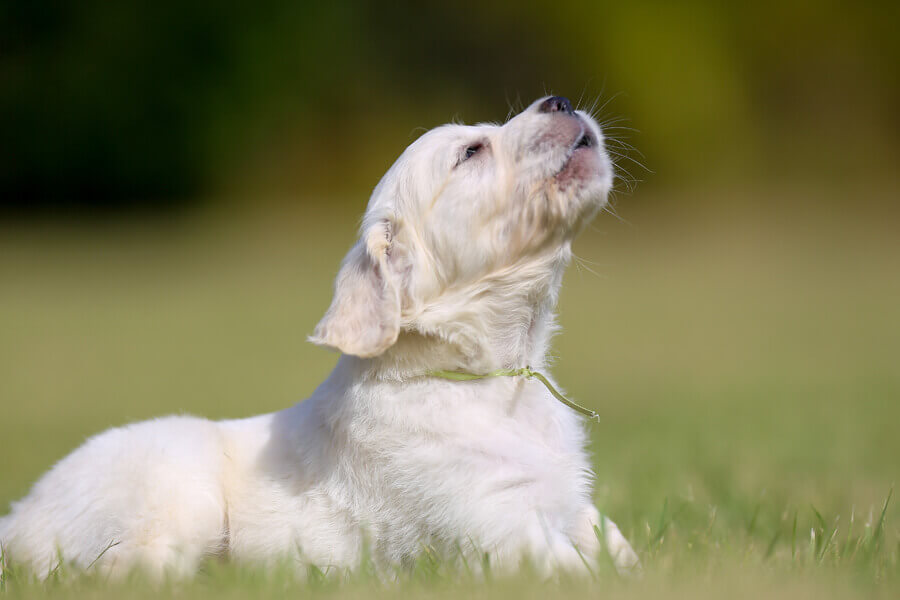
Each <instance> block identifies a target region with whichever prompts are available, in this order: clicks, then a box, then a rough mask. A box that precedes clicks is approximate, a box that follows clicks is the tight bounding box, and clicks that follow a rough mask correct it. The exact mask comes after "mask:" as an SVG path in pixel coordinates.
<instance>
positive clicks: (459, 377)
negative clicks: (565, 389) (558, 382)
mask: <svg viewBox="0 0 900 600" xmlns="http://www.w3.org/2000/svg"><path fill="white" fill-rule="evenodd" d="M426 375H429V376H431V377H438V378H440V379H449V380H451V381H475V380H477V379H488V378H491V377H524V378H525V379H537V380H538V381H540V382H541V383H543V384H544V386H545V387H546V388H547V390H549V392H550V393H551V394H552V395H553V397H554V398H556V399H557V400H559V401H560V402H562V403H563V404H565V405H566V406H568V407H569V408H571V409H572V410H574V411H575V412H577V413H581V414H582V415H584V416H586V417H587V418H589V419H593V420H595V421H597V422H598V423H599V422H600V414H599V413H598V412H596V411H593V410H591V409H589V408H585V407H583V406H581V405H580V404H576V403H575V402H572V401H571V400H569V399H568V398H566V397H565V396H563V395H562V394H561V393H559V391H558V390H557V389H556V388H555V387H553V384H552V383H550V380H549V379H547V378H546V377H544V376H543V375H542V374H541V373H538V372H537V371H535V370H534V369H532V368H531V367H521V368H518V369H498V370H497V371H491V372H490V373H483V374H476V373H466V372H464V371H428V372H427V373H426Z"/></svg>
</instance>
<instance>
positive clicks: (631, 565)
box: [572, 506, 641, 575]
mask: <svg viewBox="0 0 900 600" xmlns="http://www.w3.org/2000/svg"><path fill="white" fill-rule="evenodd" d="M598 532H599V535H598ZM601 541H602V543H603V546H604V547H605V549H606V551H607V552H609V556H610V557H611V558H612V561H613V564H614V565H615V567H616V570H617V571H618V572H619V574H621V575H635V574H637V573H639V572H640V568H641V563H640V560H639V559H638V556H637V554H636V553H635V552H634V550H633V549H632V548H631V544H629V543H628V540H626V539H625V536H624V535H622V532H621V531H619V528H618V527H617V526H616V524H615V523H613V522H612V520H610V519H609V518H608V517H605V516H603V515H601V514H600V511H598V510H597V509H596V508H595V507H594V506H588V507H586V508H585V509H584V511H582V515H581V518H580V519H579V521H578V523H577V524H576V528H575V531H574V532H573V534H572V542H573V543H574V544H575V546H576V547H577V548H578V549H579V550H580V551H581V552H582V553H583V555H584V556H585V557H594V558H596V557H597V555H598V552H599V551H600V543H601Z"/></svg>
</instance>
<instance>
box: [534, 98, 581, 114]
mask: <svg viewBox="0 0 900 600" xmlns="http://www.w3.org/2000/svg"><path fill="white" fill-rule="evenodd" d="M538 112H542V113H554V112H564V113H566V114H569V115H571V114H573V113H574V112H575V111H573V110H572V103H571V102H569V99H568V98H565V97H563V96H550V97H549V98H547V99H546V100H544V101H543V102H541V105H540V106H538Z"/></svg>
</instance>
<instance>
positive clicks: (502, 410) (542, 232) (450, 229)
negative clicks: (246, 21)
mask: <svg viewBox="0 0 900 600" xmlns="http://www.w3.org/2000/svg"><path fill="white" fill-rule="evenodd" d="M612 178H613V171H612V165H611V162H610V160H609V158H608V156H607V154H606V151H605V149H604V143H603V135H602V133H601V131H600V129H599V127H598V125H597V123H595V122H594V121H593V120H592V119H591V117H590V116H588V115H586V114H584V113H582V112H578V111H574V110H573V109H572V106H571V104H570V103H569V101H568V100H567V99H565V98H562V97H549V98H543V99H540V100H538V101H536V102H535V103H534V104H532V105H531V106H530V107H528V108H527V109H526V110H525V111H523V112H522V113H521V114H519V115H518V116H516V117H515V118H513V119H511V120H510V121H508V122H507V123H506V124H504V125H502V126H500V125H477V126H463V125H445V126H442V127H438V128H437V129H434V130H432V131H429V132H428V133H426V134H424V135H422V136H421V137H420V138H419V139H418V140H416V141H415V142H414V143H413V144H412V145H411V146H409V148H407V149H406V151H405V152H403V154H402V155H401V156H400V158H399V159H398V160H397V161H396V163H394V165H393V166H392V167H391V168H390V170H389V171H388V172H387V174H386V175H385V176H384V177H383V178H382V180H381V182H380V183H379V184H378V186H377V187H376V188H375V191H374V192H373V194H372V197H371V199H370V201H369V205H368V208H367V210H366V214H365V218H364V220H363V224H362V227H361V235H360V239H359V241H358V242H357V243H356V245H355V246H353V248H352V249H351V250H350V252H349V253H348V254H347V257H346V258H345V259H344V261H343V264H342V266H341V268H340V272H339V273H338V276H337V280H336V282H335V289H334V300H333V302H332V304H331V307H330V308H329V309H328V311H327V312H326V313H325V316H324V318H323V319H322V321H321V322H320V323H319V324H318V326H317V327H316V329H315V332H314V333H313V335H312V336H311V337H310V340H311V341H312V342H313V343H315V344H319V345H321V346H324V347H327V348H332V349H335V350H338V351H340V352H341V353H342V356H341V357H340V359H339V361H338V364H337V366H336V367H335V369H334V371H333V372H332V373H331V374H330V375H329V377H328V379H327V380H326V381H325V382H324V383H322V385H321V386H319V388H318V389H317V390H316V391H315V392H314V393H313V395H312V396H311V397H310V398H308V399H307V400H305V401H303V402H301V403H299V404H297V405H295V406H293V407H291V408H288V409H285V410H283V411H280V412H276V413H273V414H267V415H262V416H258V417H252V418H248V419H239V420H231V421H222V422H211V421H207V420H204V419H199V418H194V417H188V416H178V417H165V418H161V419H156V420H152V421H147V422H143V423H137V424H133V425H127V426H125V427H121V428H117V429H112V430H109V431H106V432H104V433H101V434H99V435H97V436H95V437H93V438H91V439H89V440H88V441H87V442H86V443H85V444H84V445H83V446H81V447H80V448H78V449H77V450H75V451H74V452H73V453H72V454H70V455H69V456H67V457H66V458H64V459H63V460H62V461H60V462H59V463H58V464H57V465H56V466H54V467H53V468H52V469H51V470H50V471H49V472H48V473H47V474H46V475H44V476H43V477H42V478H41V479H40V480H39V481H38V482H37V483H36V484H35V485H34V487H33V489H32V490H31V492H30V493H29V494H28V495H27V496H26V497H25V498H24V499H23V500H21V501H19V502H16V503H14V504H13V507H12V512H11V513H10V514H9V515H7V516H6V517H5V518H3V519H2V520H0V543H2V546H3V551H4V555H5V557H6V559H7V560H9V561H13V562H15V563H17V564H22V565H26V566H27V567H30V568H31V569H32V570H33V571H35V572H36V573H38V574H46V573H48V572H49V571H51V570H52V569H53V568H54V567H55V566H56V565H57V563H58V562H59V561H60V560H62V561H65V562H66V563H68V564H70V565H73V566H75V567H80V568H89V567H91V568H92V569H95V570H102V571H106V572H108V573H109V574H116V573H126V572H128V571H129V570H131V569H133V568H140V569H144V570H147V571H148V572H149V573H151V574H153V575H156V576H185V575H190V574H191V573H193V572H195V571H196V569H197V568H198V565H199V564H200V562H201V561H202V560H203V559H204V557H207V556H210V555H225V556H228V557H230V558H232V559H234V560H238V561H246V562H253V563H268V562H272V561H279V560H285V559H287V560H290V561H294V562H296V564H298V565H308V564H314V565H318V566H323V567H324V566H333V567H346V568H352V567H353V566H354V565H357V564H359V562H360V561H361V560H362V559H363V555H364V554H365V553H369V554H367V555H371V556H373V557H374V560H375V561H376V564H379V565H385V566H388V565H398V564H399V565H402V564H407V563H409V562H410V561H412V560H414V559H415V557H416V555H417V554H418V553H420V552H421V551H422V549H423V548H426V547H428V548H432V549H435V550H436V551H438V552H442V551H443V552H445V553H447V554H448V555H449V554H452V552H454V551H457V552H458V551H459V548H462V552H464V553H465V552H471V553H473V555H474V553H479V555H480V553H484V552H487V553H489V555H490V558H491V565H492V569H494V570H495V571H497V570H500V571H506V572H510V571H513V570H515V569H516V568H517V567H518V566H519V565H520V563H521V561H522V560H523V559H527V560H529V561H531V562H532V564H533V565H535V566H536V567H537V568H538V569H539V570H541V572H544V573H547V574H550V573H553V572H555V571H558V570H567V571H579V570H584V569H586V566H585V563H586V561H587V562H590V561H591V560H592V559H593V557H595V556H596V555H597V553H598V552H600V551H601V549H602V548H601V546H604V545H605V547H606V550H607V551H608V552H609V553H610V555H611V556H612V558H613V560H614V562H615V564H616V565H617V567H618V568H619V569H620V570H623V571H627V570H629V569H632V568H634V567H635V566H636V565H637V557H636V555H635V554H634V552H633V551H632V549H631V548H630V546H629V545H628V543H627V541H626V540H625V539H624V538H623V537H622V535H621V534H620V533H619V530H618V529H617V528H616V526H615V525H614V524H613V523H612V522H611V521H610V520H608V519H606V518H604V517H601V515H600V514H599V513H598V511H597V510H596V509H595V508H594V506H593V505H592V502H591V488H592V475H591V469H590V463H589V460H588V457H587V454H586V452H585V427H584V424H583V422H582V419H581V417H580V416H579V415H578V414H576V413H575V412H573V411H572V410H571V409H570V408H568V407H567V406H564V405H563V404H562V403H560V402H557V400H556V399H554V397H553V396H552V395H551V393H550V392H549V391H548V389H546V388H545V387H544V386H543V385H542V384H541V382H540V381H537V380H534V379H525V378H522V377H489V378H484V379H480V380H476V381H453V380H448V379H446V378H442V377H438V376H435V372H436V371H460V372H464V373H471V374H485V373H489V372H491V371H494V370H497V369H511V368H518V367H523V366H526V365H530V366H531V367H533V368H535V369H537V370H541V369H543V368H545V366H546V362H545V355H546V352H547V347H548V341H549V338H550V335H551V334H552V333H553V331H554V327H555V326H554V307H555V305H556V301H557V294H558V291H559V287H560V283H561V280H562V276H563V271H564V269H565V268H566V265H567V264H568V262H569V259H570V257H571V250H570V245H571V242H572V239H573V237H574V236H575V235H576V234H577V233H578V231H579V230H580V229H581V228H582V227H583V225H584V224H585V223H586V222H588V221H589V220H590V219H591V218H592V217H593V216H594V214H595V213H596V212H597V211H598V209H600V208H601V207H602V206H603V205H604V203H605V202H606V198H607V194H608V192H609V190H610V186H611V183H612ZM364 549H365V550H364Z"/></svg>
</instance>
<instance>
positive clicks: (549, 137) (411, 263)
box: [310, 96, 613, 357]
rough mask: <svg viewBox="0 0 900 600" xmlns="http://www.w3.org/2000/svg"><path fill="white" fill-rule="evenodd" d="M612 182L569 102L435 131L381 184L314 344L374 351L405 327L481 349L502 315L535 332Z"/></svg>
mask: <svg viewBox="0 0 900 600" xmlns="http://www.w3.org/2000/svg"><path fill="white" fill-rule="evenodd" d="M612 179H613V171H612V164H611V162H610V159H609V157H608V156H607V154H606V151H605V148H604V143H603V135H602V133H601V131H600V128H599V126H598V125H597V123H596V122H595V121H594V120H593V119H592V118H591V117H590V116H589V115H587V114H585V113H583V112H580V111H575V110H573V109H572V106H571V104H570V103H569V101H568V100H567V99H565V98H562V97H557V96H554V97H549V98H543V99H540V100H538V101H536V102H535V103H534V104H532V105H531V106H530V107H528V108H527V109H526V110H524V111H523V112H522V113H520V114H519V115H517V116H516V117H514V118H513V119H511V120H509V121H508V122H507V123H506V124H504V125H502V126H500V125H476V126H464V125H444V126H442V127H438V128H436V129H433V130H431V131H429V132H427V133H425V134H424V135H422V136H421V137H420V138H419V139H417V140H416V141H415V142H413V143H412V144H411V145H410V146H409V147H408V148H407V149H406V151H405V152H403V154H402V155H401V156H400V158H399V159H397V161H396V162H395V163H394V165H393V166H392V167H391V168H390V169H389V170H388V172H387V173H386V174H385V176H384V177H383V178H382V180H381V182H379V184H378V186H377V187H376V188H375V191H374V192H373V194H372V197H371V199H370V201H369V206H368V209H367V211H366V215H365V217H364V219H363V225H362V229H361V235H360V240H359V241H358V242H357V244H356V245H355V246H354V247H353V248H352V249H351V250H350V252H349V254H348V255H347V257H346V258H345V259H344V262H343V265H342V267H341V270H340V273H339V274H338V277H337V281H336V283H335V295H334V300H333V302H332V304H331V307H330V308H329V309H328V312H327V313H326V314H325V317H324V318H323V319H322V321H321V322H320V323H319V324H318V326H317V327H316V330H315V333H314V334H313V335H312V336H311V337H310V340H311V341H312V342H314V343H316V344H320V345H324V346H328V347H332V348H336V349H338V350H340V351H341V352H344V353H346V354H352V355H356V356H360V357H372V356H377V355H379V354H382V353H384V352H385V351H386V350H387V349H388V348H390V347H391V346H393V345H394V344H395V343H396V341H397V339H398V336H399V335H400V334H401V331H409V332H415V333H418V334H422V335H426V336H437V337H438V338H441V339H443V340H444V341H448V342H450V343H453V342H454V341H458V342H460V343H461V344H463V345H467V346H472V345H473V344H474V345H477V344H478V343H479V341H478V340H477V339H475V338H478V337H479V336H482V335H489V334H490V332H489V331H488V330H490V329H492V327H491V326H490V322H491V320H492V319H493V321H503V320H504V319H505V318H509V317H512V316H516V315H518V317H520V318H518V319H517V320H516V321H515V324H514V325H513V328H522V327H526V328H533V326H534V324H533V323H529V322H528V321H529V319H530V320H532V321H533V319H534V316H533V314H530V313H534V311H535V310H537V309H539V308H540V307H541V306H543V305H544V304H546V300H547V298H548V297H550V296H553V300H554V301H555V286H558V284H559V279H560V276H561V271H562V268H563V267H564V266H565V264H566V263H567V261H568V257H569V244H570V242H571V240H572V238H573V237H574V236H575V234H576V233H577V232H578V231H579V230H580V229H581V228H582V226H583V225H584V224H585V223H586V222H587V221H588V220H589V219H590V218H591V217H593V215H594V214H595V213H596V212H597V211H598V209H600V208H601V207H602V206H603V205H604V204H605V203H606V198H607V194H608V193H609V190H610V187H611V185H612ZM526 313H529V314H526ZM454 323H456V324H458V325H459V327H461V328H463V329H465V330H466V331H465V332H463V329H459V328H455V327H454V326H453V324H454ZM493 333H494V334H497V332H496V331H494V332H493ZM500 335H501V336H503V335H507V334H504V333H502V332H501V333H500ZM519 337H521V336H519ZM471 350H472V349H471V348H466V349H465V351H467V352H470V351H471Z"/></svg>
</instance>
